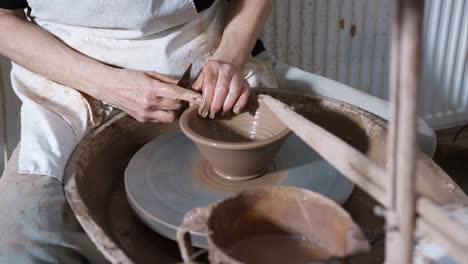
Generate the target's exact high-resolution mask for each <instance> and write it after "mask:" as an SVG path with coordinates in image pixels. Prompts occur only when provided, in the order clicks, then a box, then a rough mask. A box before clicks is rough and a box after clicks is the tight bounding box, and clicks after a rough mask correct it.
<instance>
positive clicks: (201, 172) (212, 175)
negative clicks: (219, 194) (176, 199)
mask: <svg viewBox="0 0 468 264" xmlns="http://www.w3.org/2000/svg"><path fill="white" fill-rule="evenodd" d="M278 163H279V160H276V159H274V160H273V161H272V162H270V164H269V165H268V166H267V169H266V171H265V173H264V174H263V175H262V176H261V177H256V178H254V179H250V180H246V181H231V180H228V179H225V178H224V177H221V176H219V175H218V174H217V173H216V172H215V171H214V170H213V166H212V165H211V164H210V163H209V162H208V161H206V160H205V159H202V160H199V161H197V162H196V163H195V164H194V165H193V167H192V177H193V178H194V179H195V181H197V182H199V183H200V184H203V185H205V186H207V187H209V188H210V189H213V190H220V191H224V192H239V191H242V190H248V189H253V188H257V187H263V186H272V185H276V184H278V183H279V182H280V181H281V180H282V179H284V178H285V177H286V176H288V172H287V170H278V168H279V167H280V166H279V164H278Z"/></svg>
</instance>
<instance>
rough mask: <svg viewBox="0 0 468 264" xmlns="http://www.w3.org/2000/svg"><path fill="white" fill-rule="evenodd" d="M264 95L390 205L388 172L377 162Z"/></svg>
mask: <svg viewBox="0 0 468 264" xmlns="http://www.w3.org/2000/svg"><path fill="white" fill-rule="evenodd" d="M261 99H262V100H263V102H264V103H265V104H266V105H267V106H268V107H269V108H270V110H271V111H272V112H273V113H274V114H275V115H276V116H277V117H278V119H280V120H281V121H282V122H283V123H284V124H285V125H286V126H288V127H289V128H290V129H291V130H292V131H293V132H294V133H296V135H297V136H298V137H299V138H301V139H302V140H303V141H304V142H305V143H306V144H307V145H309V146H310V147H311V148H313V149H314V150H315V151H317V153H318V154H320V155H321V156H322V157H323V158H324V159H326V160H327V161H328V162H329V163H330V164H331V165H333V166H334V167H335V168H336V169H337V170H338V171H339V172H341V173H342V174H343V175H345V176H346V177H348V178H349V179H350V180H351V181H353V182H354V183H356V184H357V185H358V186H359V187H361V188H362V189H364V190H365V191H367V192H368V193H369V194H370V195H372V196H373V197H374V198H375V199H376V200H377V201H378V202H380V203H381V204H382V205H384V206H388V205H389V196H388V190H387V188H386V180H385V176H386V172H385V170H384V169H383V168H381V167H380V166H379V165H378V164H377V163H375V162H374V161H373V160H370V159H369V158H367V157H366V156H365V155H364V154H362V153H361V152H359V151H358V150H356V149H355V148H354V147H352V146H350V145H349V144H348V143H346V142H345V141H343V140H342V139H341V138H339V137H337V136H335V135H334V134H332V133H330V132H328V131H327V130H326V129H324V128H322V127H320V126H319V125H317V124H315V123H313V122H311V121H310V120H308V119H306V118H304V117H303V116H301V115H300V114H298V113H296V112H294V111H293V110H291V109H290V108H289V106H287V105H286V104H284V103H282V102H280V101H278V100H276V99H274V98H272V97H271V96H268V95H261Z"/></svg>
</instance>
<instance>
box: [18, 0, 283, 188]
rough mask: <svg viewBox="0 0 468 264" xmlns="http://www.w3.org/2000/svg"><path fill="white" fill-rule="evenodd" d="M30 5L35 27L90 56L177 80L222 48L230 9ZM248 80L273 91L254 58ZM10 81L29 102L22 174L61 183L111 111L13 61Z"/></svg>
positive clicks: (125, 0)
mask: <svg viewBox="0 0 468 264" xmlns="http://www.w3.org/2000/svg"><path fill="white" fill-rule="evenodd" d="M28 2H29V6H30V8H31V14H30V16H31V18H32V21H33V22H34V23H36V24H37V25H39V26H40V27H42V28H44V29H45V30H47V31H49V32H50V33H51V34H53V35H54V36H56V37H57V38H59V39H60V40H62V41H63V42H64V43H66V44H67V45H69V46H70V47H72V48H73V49H75V50H77V51H79V52H81V53H83V54H85V55H87V56H89V57H92V58H94V59H96V60H99V61H102V62H104V63H107V64H111V65H114V66H118V67H122V68H127V69H134V70H147V71H148V70H150V71H157V72H160V73H163V74H167V75H171V76H175V77H177V76H181V75H182V73H183V70H184V69H185V67H186V66H187V65H188V64H189V63H193V68H192V78H195V76H196V75H197V74H198V73H199V72H200V70H201V68H202V67H203V65H204V63H205V62H206V61H207V60H208V59H209V58H210V57H211V55H212V54H213V53H214V51H215V50H216V48H217V46H218V45H219V43H220V40H221V36H222V30H223V27H224V21H225V14H226V7H227V5H226V3H225V2H224V0H217V1H215V2H214V3H213V4H212V5H211V7H209V8H208V9H206V10H204V11H202V12H200V13H198V12H197V10H196V8H195V5H194V3H193V1H192V0H166V1H164V0H114V1H100V0H82V1H74V0H48V1H44V0H28ZM260 73H261V74H260ZM244 74H245V75H246V78H248V81H249V83H250V85H251V86H252V87H255V86H269V87H274V86H275V82H274V77H273V73H272V72H271V69H270V67H268V66H267V65H266V64H265V63H263V62H261V61H259V60H255V59H251V60H250V61H249V62H248V63H247V64H246V67H245V68H244ZM11 81H12V86H13V88H14V90H15V92H16V93H17V95H18V96H19V97H20V99H21V100H22V101H23V105H22V108H21V141H20V150H19V162H18V172H19V173H27V174H42V175H49V176H53V177H56V178H58V179H59V180H62V176H63V171H64V168H65V165H66V162H67V160H68V158H69V156H70V154H71V152H72V151H73V149H74V148H75V147H76V145H77V144H78V143H79V141H80V140H81V139H82V138H83V137H84V136H85V135H86V134H87V133H89V131H90V130H91V129H93V128H95V127H96V126H98V125H99V124H101V123H102V122H103V121H105V120H106V118H107V117H108V115H109V113H110V111H111V110H112V107H111V106H109V105H107V104H105V103H103V102H101V101H98V100H95V99H93V98H91V97H89V96H85V95H83V94H82V93H80V92H78V91H77V90H74V89H73V88H70V87H67V86H64V85H61V84H58V83H55V82H53V81H50V80H48V79H46V78H44V77H42V76H40V75H37V74H35V73H33V72H31V71H29V70H27V69H25V68H23V67H21V66H19V65H17V64H15V63H13V67H12V72H11ZM258 82H261V84H259V83H258Z"/></svg>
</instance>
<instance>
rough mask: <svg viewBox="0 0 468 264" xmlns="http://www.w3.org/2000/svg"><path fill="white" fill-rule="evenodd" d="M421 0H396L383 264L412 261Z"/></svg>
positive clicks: (421, 17)
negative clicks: (389, 201) (388, 226)
mask: <svg viewBox="0 0 468 264" xmlns="http://www.w3.org/2000/svg"><path fill="white" fill-rule="evenodd" d="M423 13H424V12H423V1H422V0H398V1H396V8H395V20H394V26H393V32H392V39H393V41H392V49H391V58H392V62H391V63H392V64H391V79H392V80H391V89H392V92H391V103H392V107H393V108H392V119H391V121H390V124H391V130H390V133H391V138H390V143H391V144H392V145H393V146H392V147H391V148H390V155H389V157H390V159H391V162H390V169H389V173H390V175H389V176H390V177H391V178H393V179H394V180H393V181H392V182H391V183H390V184H391V186H392V189H393V192H392V193H393V196H394V199H393V202H394V203H393V205H394V206H393V208H389V211H388V215H387V217H388V218H387V219H388V221H389V222H390V223H391V224H392V225H393V224H395V226H392V228H391V229H390V230H389V232H388V233H387V234H388V239H387V248H386V263H402V264H403V263H411V261H412V256H413V248H414V223H415V172H416V166H415V165H416V151H417V145H416V127H417V98H418V88H419V74H420V55H421V32H422V30H421V29H422V21H423Z"/></svg>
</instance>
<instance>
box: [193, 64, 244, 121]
mask: <svg viewBox="0 0 468 264" xmlns="http://www.w3.org/2000/svg"><path fill="white" fill-rule="evenodd" d="M192 88H193V89H194V90H196V91H202V92H203V98H202V100H201V103H200V106H199V109H198V113H199V114H200V115H201V116H202V117H207V116H208V114H209V116H210V118H214V117H215V115H216V114H217V113H219V112H221V111H222V112H223V113H226V112H229V111H231V110H233V111H234V113H236V114H238V113H239V112H240V111H241V110H242V108H243V107H244V106H245V104H246V103H247V99H248V97H249V92H250V87H249V84H248V83H247V81H246V80H245V79H244V76H243V75H242V72H241V71H240V70H239V68H237V67H236V66H234V65H232V64H230V63H226V62H223V61H218V60H210V61H208V62H207V63H206V64H205V66H204V67H203V70H202V72H201V74H200V76H199V77H198V79H197V80H196V81H195V83H194V84H193V87H192Z"/></svg>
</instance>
